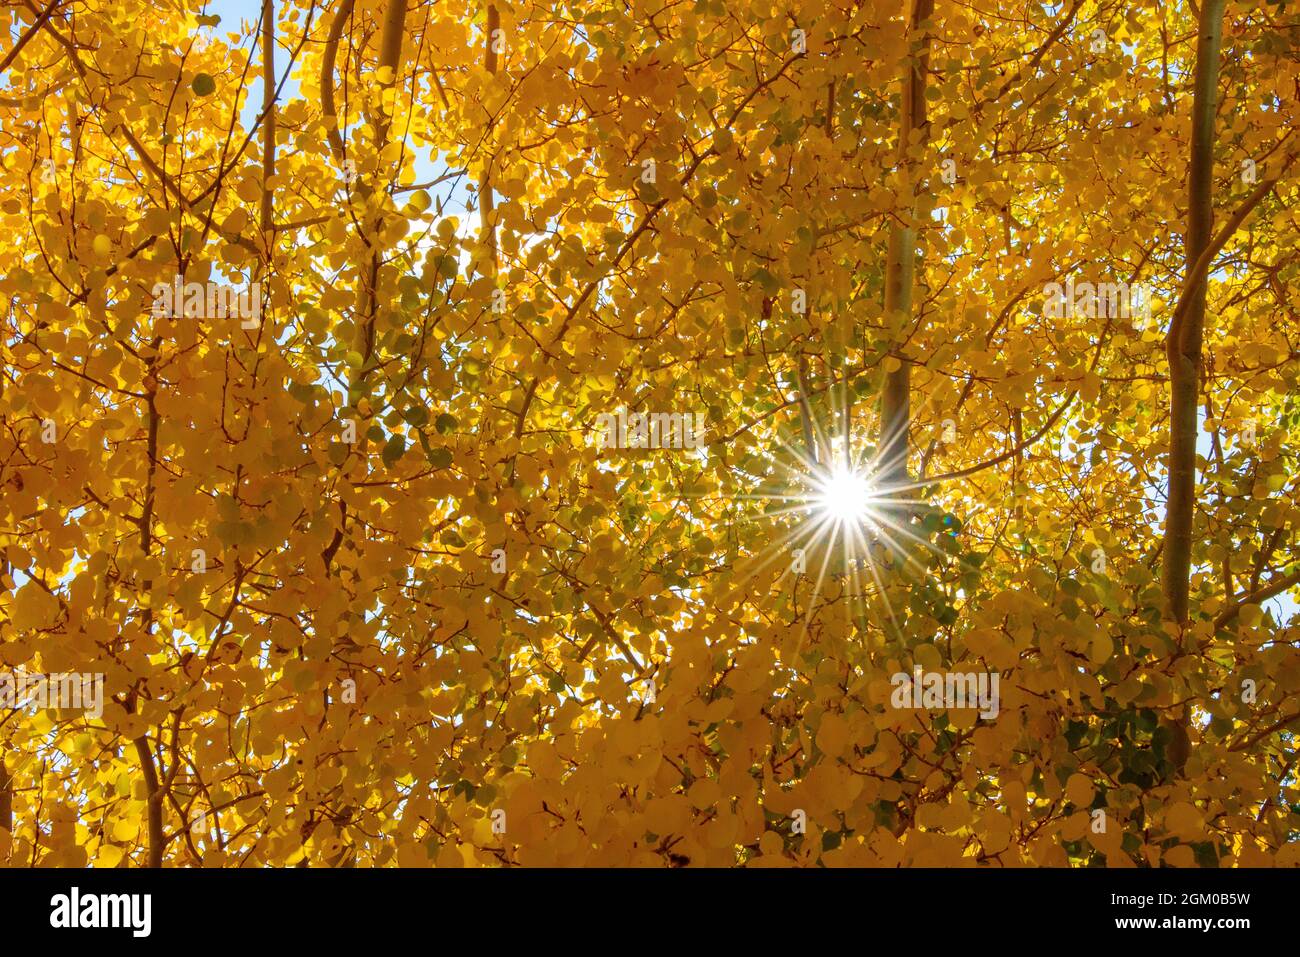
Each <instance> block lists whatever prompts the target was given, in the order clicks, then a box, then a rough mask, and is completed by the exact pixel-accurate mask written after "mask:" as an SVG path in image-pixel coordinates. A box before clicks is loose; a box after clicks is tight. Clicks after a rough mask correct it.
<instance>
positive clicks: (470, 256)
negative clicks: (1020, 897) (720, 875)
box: [0, 0, 1300, 867]
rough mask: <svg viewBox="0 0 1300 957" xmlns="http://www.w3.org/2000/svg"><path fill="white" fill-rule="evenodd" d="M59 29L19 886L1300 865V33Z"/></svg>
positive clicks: (13, 291) (40, 98) (66, 16)
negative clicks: (79, 869)
mask: <svg viewBox="0 0 1300 957" xmlns="http://www.w3.org/2000/svg"><path fill="white" fill-rule="evenodd" d="M0 18H3V27H4V29H3V30H2V31H0V164H2V167H3V168H2V170H0V229H2V230H3V237H2V238H0V295H2V299H3V315H2V318H0V362H2V366H3V372H2V374H0V489H2V490H3V494H2V495H0V573H2V577H0V673H5V674H9V675H11V676H12V675H20V674H21V675H26V676H28V678H31V676H34V675H49V676H54V675H65V674H75V675H95V676H100V678H101V679H102V689H103V699H102V707H98V708H91V707H87V706H85V702H84V701H83V702H82V706H80V707H75V706H73V707H68V706H60V707H54V706H53V702H52V701H50V702H44V703H46V704H50V705H51V706H49V707H42V706H24V702H23V701H22V700H20V698H19V697H12V698H11V700H10V701H9V702H3V701H0V705H5V706H4V707H0V755H2V756H3V763H2V764H0V861H6V862H7V863H8V864H10V865H14V866H26V865H29V864H35V865H64V866H84V865H93V866H96V867H113V866H146V865H152V866H160V865H166V866H198V865H200V864H202V865H205V866H230V867H237V866H260V865H276V866H290V865H298V864H303V865H312V866H379V865H402V866H430V865H436V866H439V867H443V866H464V865H468V866H481V865H489V866H495V865H605V866H608V865H635V866H683V865H711V866H732V865H748V866H779V865H791V864H793V865H827V866H836V865H862V866H897V865H928V866H936V865H939V866H958V865H974V864H983V865H992V866H1011V865H1023V864H1029V865H1059V866H1064V865H1078V866H1126V867H1127V866H1146V865H1159V864H1168V865H1174V866H1210V867H1213V866H1236V865H1264V864H1273V863H1276V864H1289V865H1296V864H1300V785H1298V784H1297V778H1296V747H1295V738H1294V735H1295V733H1296V730H1297V724H1298V723H1300V648H1298V646H1297V642H1298V641H1300V630H1298V628H1297V624H1296V623H1294V622H1293V615H1294V612H1295V607H1296V606H1295V604H1294V601H1292V599H1291V597H1290V596H1292V595H1294V594H1296V590H1297V587H1298V586H1300V541H1298V540H1297V536H1296V534H1295V533H1296V529H1297V526H1298V525H1300V482H1298V480H1297V468H1296V462H1297V455H1300V407H1298V406H1297V400H1296V393H1297V378H1298V377H1300V364H1298V363H1297V359H1300V317H1298V316H1297V312H1296V308H1297V303H1298V302H1300V295H1297V292H1298V291H1300V253H1298V252H1297V247H1298V246H1300V243H1298V242H1297V237H1298V234H1300V219H1298V218H1297V212H1296V202H1295V201H1296V198H1297V194H1298V192H1300V180H1298V179H1297V170H1298V169H1300V164H1298V163H1297V162H1296V158H1297V155H1300V139H1297V138H1296V137H1295V135H1294V129H1295V126H1296V119H1297V117H1296V108H1297V102H1298V100H1300V11H1298V10H1297V9H1296V8H1295V5H1294V4H1286V3H1274V2H1265V3H1245V2H1240V0H1230V2H1226V3H1225V0H1200V2H1199V5H1197V4H1192V3H1189V2H1186V0H1124V2H1120V0H1058V2H1054V3H1029V4H1023V3H1004V2H1000V0H975V2H972V3H964V4H953V3H948V2H945V0H937V2H936V0H898V2H892V0H891V2H882V3H868V2H861V0H833V2H827V0H808V2H802V3H798V4H789V5H782V4H775V3H769V2H761V0H759V2H743V0H741V2H730V3H722V2H719V0H693V2H673V0H667V2H664V3H645V2H641V0H633V2H630V3H616V4H611V3H605V2H583V3H569V2H565V0H552V2H549V3H548V2H530V0H516V2H506V0H486V2H485V3H477V2H474V3H462V2H459V0H437V2H433V0H334V2H330V3H322V2H320V0H279V2H276V0H261V2H260V3H250V4H247V5H245V6H244V7H243V8H242V9H235V10H231V9H228V6H227V5H217V6H215V7H214V6H212V5H208V6H204V5H203V4H200V3H196V2H193V0H190V2H186V3H178V4H158V3H151V2H143V0H115V2H112V3H109V2H103V0H22V2H11V3H8V4H6V5H5V6H4V7H3V8H2V9H0ZM929 675H938V676H939V678H940V681H939V683H940V684H942V683H943V681H944V680H945V679H949V678H951V677H952V676H958V677H961V676H970V677H971V678H972V684H971V686H970V687H971V688H972V689H973V688H974V686H975V685H974V679H975V678H976V677H977V676H981V677H980V681H981V682H984V684H981V685H980V687H981V688H983V689H985V690H991V691H992V694H993V695H994V696H995V701H994V704H993V706H992V707H991V708H987V709H984V710H981V708H980V707H979V706H977V705H976V704H975V703H974V701H973V699H968V700H966V701H964V702H960V703H959V705H960V706H953V702H952V700H951V698H950V696H949V697H946V698H943V699H942V702H941V703H938V704H934V703H927V702H926V701H922V696H921V695H920V692H921V690H922V688H924V687H928V686H929V685H928V683H927V682H925V676H929ZM900 676H901V680H902V682H903V689H904V691H905V692H906V694H904V695H902V696H901V700H903V701H904V704H903V705H901V706H900V704H899V700H900V695H899V694H898V692H899V689H900ZM994 679H996V680H994ZM909 682H910V683H909ZM990 683H991V684H990ZM48 684H49V688H50V689H53V688H54V682H53V680H51V681H50V682H48ZM958 684H960V682H958ZM952 685H953V682H952V681H948V683H947V686H946V690H947V691H951V687H952ZM15 686H16V683H15ZM0 687H3V686H0ZM938 690H939V691H944V690H945V689H942V688H941V689H938ZM912 691H915V692H917V697H916V699H915V700H914V702H908V700H907V699H908V698H910V697H911V693H912ZM945 693H946V692H945ZM915 703H919V704H921V705H922V706H919V707H918V706H914V704H915ZM62 704H63V705H66V704H67V702H66V701H64V702H62ZM96 711H98V712H100V713H98V714H96V713H95V712H96Z"/></svg>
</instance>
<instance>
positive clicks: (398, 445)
mask: <svg viewBox="0 0 1300 957" xmlns="http://www.w3.org/2000/svg"><path fill="white" fill-rule="evenodd" d="M405 452H406V439H405V437H403V436H400V435H394V436H393V437H392V438H391V439H389V440H388V444H386V445H385V446H384V451H383V452H382V453H381V456H382V458H383V460H384V464H385V465H387V466H388V467H389V468H391V467H392V466H393V465H395V464H396V463H397V461H398V460H399V459H401V457H402V456H403V455H404V454H405Z"/></svg>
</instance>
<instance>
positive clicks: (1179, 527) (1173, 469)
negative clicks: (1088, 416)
mask: <svg viewBox="0 0 1300 957" xmlns="http://www.w3.org/2000/svg"><path fill="white" fill-rule="evenodd" d="M1223 6H1224V0H1205V2H1204V3H1202V5H1201V22H1200V30H1199V37H1198V39H1197V53H1196V78H1195V90H1196V92H1195V99H1194V101H1193V105H1192V147H1191V150H1192V155H1191V163H1190V167H1189V175H1188V204H1187V205H1188V209H1187V240H1186V243H1185V248H1184V256H1185V261H1186V263H1187V269H1188V272H1189V274H1190V273H1191V271H1192V270H1193V269H1194V268H1195V264H1196V260H1197V259H1198V258H1199V257H1200V255H1201V252H1202V250H1204V249H1205V248H1206V246H1207V245H1208V243H1209V242H1210V236H1211V232H1212V230H1213V226H1214V208H1213V206H1212V204H1211V201H1210V190H1211V189H1212V188H1213V185H1214V103H1215V89H1216V86H1217V84H1218V79H1219V45H1220V40H1221V37H1222V32H1223ZM1206 286H1207V279H1206V278H1205V276H1202V277H1201V278H1200V279H1199V280H1198V281H1197V282H1196V285H1195V286H1194V287H1193V288H1192V289H1191V290H1190V296H1189V300H1188V303H1187V308H1186V310H1185V311H1184V312H1183V314H1182V316H1181V317H1180V319H1178V320H1176V321H1175V322H1174V323H1172V324H1171V326H1170V329H1169V337H1168V341H1167V343H1166V351H1167V353H1168V357H1169V383H1170V385H1169V497H1168V502H1167V505H1166V511H1165V545H1164V556H1163V560H1162V566H1161V588H1162V590H1163V592H1164V597H1165V602H1166V605H1167V609H1166V610H1167V613H1168V615H1169V617H1170V618H1171V619H1173V620H1174V621H1177V622H1180V623H1185V622H1186V621H1187V619H1188V587H1189V586H1188V582H1189V579H1190V575H1191V561H1192V519H1193V513H1194V511H1195V505H1196V410H1197V406H1198V405H1199V400H1200V392H1201V340H1202V338H1203V332H1204V327H1205V293H1206Z"/></svg>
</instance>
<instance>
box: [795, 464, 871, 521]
mask: <svg viewBox="0 0 1300 957" xmlns="http://www.w3.org/2000/svg"><path fill="white" fill-rule="evenodd" d="M873 493H874V489H873V486H872V482H871V480H870V478H868V477H867V475H866V474H864V473H863V472H861V471H859V470H857V469H855V468H852V467H851V466H848V465H836V466H835V467H833V468H832V469H830V471H828V472H826V473H824V474H823V475H822V476H821V477H820V478H818V479H817V480H816V481H815V483H814V491H813V495H812V496H811V498H812V505H813V508H814V509H815V510H817V511H819V512H820V513H821V514H822V516H823V517H824V518H826V519H829V520H831V521H833V522H836V523H837V524H841V525H849V524H852V525H870V524H872V508H873V506H874V505H875V502H876V496H875V495H874V494H873Z"/></svg>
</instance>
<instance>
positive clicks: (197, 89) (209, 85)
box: [190, 73, 217, 96]
mask: <svg viewBox="0 0 1300 957" xmlns="http://www.w3.org/2000/svg"><path fill="white" fill-rule="evenodd" d="M190 89H192V90H193V91H194V93H195V94H196V95H197V96H211V95H212V94H213V93H215V92H216V91H217V81H216V80H214V79H212V77H210V76H208V74H206V73H200V74H198V76H196V77H195V78H194V80H193V82H192V83H190Z"/></svg>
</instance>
